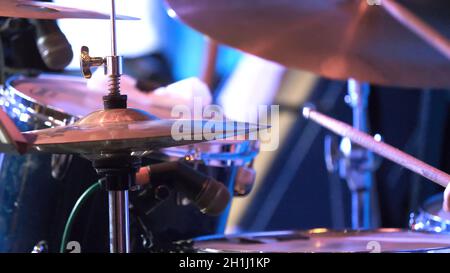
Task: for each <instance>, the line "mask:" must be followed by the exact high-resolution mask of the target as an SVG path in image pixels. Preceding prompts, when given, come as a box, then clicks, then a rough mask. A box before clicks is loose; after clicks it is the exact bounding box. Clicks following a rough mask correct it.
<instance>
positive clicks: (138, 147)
mask: <svg viewBox="0 0 450 273" xmlns="http://www.w3.org/2000/svg"><path fill="white" fill-rule="evenodd" d="M125 116H127V117H125ZM124 117H125V118H124ZM150 118H152V119H153V120H149V116H148V115H147V114H146V113H144V112H143V111H139V110H135V109H116V110H107V111H105V110H101V111H97V112H94V113H92V114H90V115H88V116H87V117H85V118H83V119H81V120H80V121H78V122H76V123H75V124H73V125H69V126H62V127H56V128H50V129H44V130H36V131H30V132H25V133H23V136H24V137H25V139H26V140H27V142H28V145H29V149H31V150H35V151H38V152H45V153H55V154H58V153H77V154H85V155H101V154H107V153H128V152H131V153H133V152H134V153H143V152H150V151H152V150H155V149H159V148H165V147H172V146H180V145H187V144H193V143H199V142H205V141H209V140H214V139H224V138H229V137H232V136H237V135H246V136H249V135H250V134H251V133H254V132H257V131H258V130H260V129H266V128H267V127H265V126H257V125H255V124H249V123H242V122H233V121H225V122H223V121H217V122H214V121H212V120H159V119H157V118H154V117H150ZM181 124H183V127H180V126H178V125H181ZM213 124H214V125H215V127H214V128H215V130H211V131H213V132H209V130H206V129H207V128H208V127H209V126H211V125H213ZM179 128H181V130H178V129H179ZM203 129H205V130H203ZM173 130H174V132H176V133H177V135H176V137H175V135H174V134H173V132H172V131H173Z"/></svg>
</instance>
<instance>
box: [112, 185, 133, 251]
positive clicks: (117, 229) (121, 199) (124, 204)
mask: <svg viewBox="0 0 450 273" xmlns="http://www.w3.org/2000/svg"><path fill="white" fill-rule="evenodd" d="M108 199H109V249H110V252H111V253H129V252H130V230H129V226H130V216H129V209H128V204H129V202H128V191H108Z"/></svg>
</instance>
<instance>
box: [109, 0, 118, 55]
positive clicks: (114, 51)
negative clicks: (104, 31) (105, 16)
mask: <svg viewBox="0 0 450 273" xmlns="http://www.w3.org/2000/svg"><path fill="white" fill-rule="evenodd" d="M110 20H111V56H117V40H116V1H115V0H111V17H110Z"/></svg>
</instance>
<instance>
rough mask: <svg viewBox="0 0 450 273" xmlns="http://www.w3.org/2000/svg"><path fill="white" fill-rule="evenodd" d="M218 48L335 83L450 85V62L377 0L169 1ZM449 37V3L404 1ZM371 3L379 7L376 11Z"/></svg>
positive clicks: (407, 85)
mask: <svg viewBox="0 0 450 273" xmlns="http://www.w3.org/2000/svg"><path fill="white" fill-rule="evenodd" d="M167 2H168V3H169V5H170V6H171V8H172V9H173V10H174V11H175V13H176V14H177V16H178V17H179V18H180V19H181V20H182V21H184V22H185V23H187V24H188V25H190V26H191V27H193V28H195V29H197V30H198V31H200V32H202V33H205V34H207V35H208V36H210V37H211V38H213V39H215V40H217V41H218V42H221V43H224V44H227V45H230V46H232V47H235V48H238V49H241V50H243V51H246V52H249V53H251V54H254V55H257V56H260V57H262V58H266V59H269V60H273V61H276V62H279V63H281V64H283V65H286V66H288V67H295V68H300V69H305V70H309V71H312V72H315V73H317V74H320V75H323V76H326V77H329V78H333V79H348V78H355V79H357V80H360V81H366V82H370V83H374V84H382V85H392V86H405V87H444V88H446V87H450V77H449V75H450V61H449V60H448V59H447V58H446V57H445V56H444V55H443V54H441V53H439V52H438V51H437V50H435V49H434V48H433V47H431V46H430V44H428V43H427V42H425V41H424V40H423V39H422V38H420V37H419V36H417V35H416V34H415V33H413V32H411V31H410V30H409V29H407V28H406V27H404V26H403V25H402V24H401V23H400V22H399V21H397V19H395V18H394V17H392V16H391V15H390V13H389V12H387V9H386V8H384V7H383V1H380V3H381V5H375V3H376V2H378V1H376V0H371V1H369V0H368V1H365V0H346V1H342V0H327V1H325V0H283V1H280V0H253V1H245V0H213V1H211V0H167ZM397 2H398V3H400V4H401V5H402V6H403V7H405V8H407V9H408V10H410V11H412V12H413V13H414V14H415V15H416V16H417V17H419V18H420V19H421V20H423V21H424V22H426V23H427V24H428V25H430V26H432V27H433V28H434V29H435V30H436V31H438V32H439V33H440V34H441V35H442V36H443V37H445V38H446V39H450V27H449V26H450V16H448V15H449V14H450V2H449V1H448V0H433V1H423V0H401V1H397ZM369 3H374V5H370V4H369Z"/></svg>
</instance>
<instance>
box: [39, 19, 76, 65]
mask: <svg viewBox="0 0 450 273" xmlns="http://www.w3.org/2000/svg"><path fill="white" fill-rule="evenodd" d="M30 21H31V23H32V24H33V25H34V26H35V27H36V45H37V48H38V50H39V54H40V55H41V57H42V60H43V61H44V63H45V65H46V66H47V67H48V68H50V69H52V70H62V69H64V68H65V67H66V66H68V65H69V64H70V62H71V61H72V58H73V51H72V46H71V45H70V43H69V41H68V40H67V38H66V36H65V35H64V33H63V32H62V31H61V29H60V28H59V26H58V25H57V23H56V21H54V20H30Z"/></svg>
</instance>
